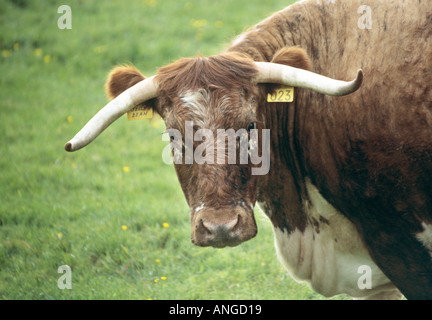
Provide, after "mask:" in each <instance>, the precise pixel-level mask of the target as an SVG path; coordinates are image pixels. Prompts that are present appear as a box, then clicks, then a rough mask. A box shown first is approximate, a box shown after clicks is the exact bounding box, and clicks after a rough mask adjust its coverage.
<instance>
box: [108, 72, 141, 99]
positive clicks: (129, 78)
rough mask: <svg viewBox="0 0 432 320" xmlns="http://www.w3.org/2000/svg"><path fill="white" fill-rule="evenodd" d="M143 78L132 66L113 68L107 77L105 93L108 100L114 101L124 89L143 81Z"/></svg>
mask: <svg viewBox="0 0 432 320" xmlns="http://www.w3.org/2000/svg"><path fill="white" fill-rule="evenodd" d="M144 79H145V77H144V76H143V75H142V74H141V72H140V71H139V70H138V69H137V68H135V67H133V66H127V65H125V66H119V67H115V68H114V69H113V70H111V72H110V73H109V75H108V79H107V82H106V84H105V91H106V94H107V96H108V97H109V98H110V99H114V98H115V97H117V96H118V95H119V94H120V93H122V92H123V91H125V90H126V89H128V88H130V87H132V86H133V85H134V84H136V83H138V82H140V81H141V80H144Z"/></svg>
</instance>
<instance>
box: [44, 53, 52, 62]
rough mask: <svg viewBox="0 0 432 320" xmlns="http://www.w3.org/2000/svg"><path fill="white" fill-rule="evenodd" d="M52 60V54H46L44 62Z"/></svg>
mask: <svg viewBox="0 0 432 320" xmlns="http://www.w3.org/2000/svg"><path fill="white" fill-rule="evenodd" d="M50 61H51V56H50V55H49V54H46V55H45V56H44V62H45V63H50Z"/></svg>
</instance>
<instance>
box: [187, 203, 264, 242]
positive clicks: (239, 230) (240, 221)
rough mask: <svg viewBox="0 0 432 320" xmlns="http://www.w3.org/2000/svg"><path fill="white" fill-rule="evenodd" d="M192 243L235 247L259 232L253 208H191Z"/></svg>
mask: <svg viewBox="0 0 432 320" xmlns="http://www.w3.org/2000/svg"><path fill="white" fill-rule="evenodd" d="M191 224H192V234H191V240H192V243H193V244H195V245H197V246H200V247H209V246H212V247H215V248H224V247H227V246H229V247H235V246H237V245H239V244H241V243H242V242H245V241H247V240H249V239H251V238H253V237H255V235H256V234H257V226H256V223H255V218H254V214H253V210H252V208H249V207H246V206H227V207H222V208H205V207H202V208H201V209H200V210H191Z"/></svg>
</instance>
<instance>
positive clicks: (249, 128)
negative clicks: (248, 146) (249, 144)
mask: <svg viewBox="0 0 432 320" xmlns="http://www.w3.org/2000/svg"><path fill="white" fill-rule="evenodd" d="M252 129H255V122H251V123H249V125H248V127H247V131H251V130H252Z"/></svg>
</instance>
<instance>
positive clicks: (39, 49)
mask: <svg viewBox="0 0 432 320" xmlns="http://www.w3.org/2000/svg"><path fill="white" fill-rule="evenodd" d="M42 53H43V51H42V49H41V48H37V49H35V50H34V54H35V56H36V57H40V56H41V55H42Z"/></svg>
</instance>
